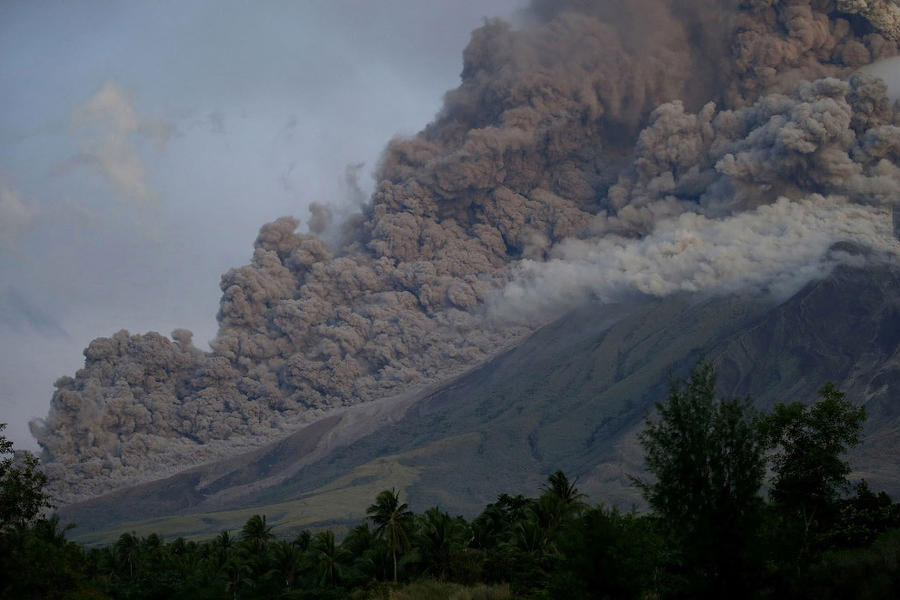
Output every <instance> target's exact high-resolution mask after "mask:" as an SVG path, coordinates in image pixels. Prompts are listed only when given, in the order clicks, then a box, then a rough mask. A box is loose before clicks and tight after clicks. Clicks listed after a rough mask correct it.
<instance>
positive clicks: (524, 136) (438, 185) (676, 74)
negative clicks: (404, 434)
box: [32, 0, 900, 499]
mask: <svg viewBox="0 0 900 600" xmlns="http://www.w3.org/2000/svg"><path fill="white" fill-rule="evenodd" d="M531 14H532V17H533V23H531V24H530V25H529V26H528V27H526V28H525V29H524V30H521V31H516V30H513V29H511V28H510V26H508V25H507V24H505V23H502V22H499V21H493V22H488V23H487V24H485V26H484V27H482V28H481V29H479V30H477V31H476V32H475V33H474V34H473V36H472V41H471V43H470V44H469V47H468V48H467V49H466V51H465V54H464V69H463V73H462V83H461V85H460V86H459V88H457V89H456V90H453V91H451V92H449V93H448V94H447V96H446V100H445V105H444V108H443V110H442V112H441V113H440V114H439V115H438V116H437V118H436V120H435V121H434V122H433V123H432V124H431V125H429V126H428V127H427V128H426V129H425V130H424V131H422V132H421V133H420V134H418V135H417V136H415V137H413V138H411V139H397V140H394V141H392V142H391V143H390V144H389V145H388V147H387V149H386V151H385V153H384V156H383V159H382V164H381V165H380V169H379V178H380V183H379V184H378V188H377V190H376V192H375V194H374V196H373V197H372V199H371V201H370V202H369V203H368V204H367V205H366V206H365V208H364V210H363V213H362V215H357V216H356V217H353V218H350V219H347V220H346V221H345V222H344V224H343V226H342V229H341V231H340V232H339V234H338V235H337V237H339V238H340V239H341V240H343V241H342V242H341V243H340V244H338V246H337V249H336V250H335V249H334V248H335V246H334V245H331V246H329V245H327V244H326V243H324V242H323V241H322V239H320V238H319V237H317V236H316V235H313V234H303V233H298V232H297V229H298V225H299V224H298V222H297V220H295V219H293V218H289V217H284V218H281V219H278V220H277V221H275V222H273V223H269V224H266V225H264V226H263V227H262V229H261V230H260V233H259V237H258V239H257V241H256V244H255V250H254V253H253V258H252V260H251V262H250V264H249V265H247V266H244V267H241V268H238V269H232V270H231V271H229V272H228V273H226V274H225V275H224V276H223V277H222V283H221V287H222V292H223V295H222V301H221V305H220V309H219V322H220V329H219V333H218V337H217V338H216V340H215V341H214V343H213V344H212V346H213V349H212V352H209V353H206V352H201V351H200V350H198V349H197V348H195V347H194V346H193V345H192V343H191V335H190V332H187V331H184V330H178V331H175V332H173V334H172V340H174V341H170V340H169V339H167V338H165V337H162V336H160V335H158V334H155V333H149V334H146V335H129V334H128V333H127V332H124V331H123V332H119V333H118V334H116V335H114V336H113V337H112V338H100V339H97V340H94V341H93V342H92V343H91V345H90V346H89V347H88V348H87V350H85V357H86V360H85V366H84V368H83V369H82V370H80V371H79V372H78V373H77V374H76V376H75V377H74V378H71V377H63V378H61V379H60V380H59V381H58V382H57V383H56V387H57V391H56V392H55V394H54V396H53V401H52V406H51V409H50V413H49V415H48V416H47V418H46V419H45V420H43V421H40V422H35V423H34V424H33V426H32V430H33V432H34V435H35V437H36V438H37V439H38V441H39V442H40V444H41V445H42V446H43V448H44V455H43V460H44V464H45V466H46V469H47V471H48V474H49V475H50V476H51V478H52V480H53V482H54V485H55V488H56V490H57V491H59V492H60V494H62V496H61V497H63V498H68V499H73V498H76V497H80V496H85V495H91V494H96V493H99V492H101V491H105V490H107V489H110V488H112V487H115V486H116V485H121V484H123V483H125V482H129V481H135V480H140V479H146V478H151V477H158V476H160V475H163V474H166V473H167V472H169V471H170V470H171V469H177V468H181V467H183V466H185V465H187V464H191V463H196V462H198V461H203V460H206V459H208V458H212V457H215V456H221V455H222V454H224V453H227V452H234V451H236V449H239V448H242V447H246V446H247V445H252V444H257V443H259V442H260V441H261V440H264V439H270V438H271V437H272V436H276V435H279V434H280V433H283V432H285V431H287V430H289V429H290V428H291V427H292V426H293V425H295V424H296V423H298V422H301V421H303V420H308V419H310V418H313V417H314V416H316V415H317V414H321V411H323V410H325V409H328V408H330V407H335V406H341V405H348V404H353V403H356V402H361V401H365V400H370V399H373V398H376V397H378V396H381V395H385V394H389V393H393V392H396V391H397V390H398V389H400V388H402V387H407V386H410V385H414V384H417V383H424V382H429V381H435V380H438V379H441V378H445V377H447V376H448V375H450V374H453V373H454V372H457V371H459V370H461V369H463V368H466V367H467V366H471V365H473V364H475V363H477V362H478V361H480V360H483V359H484V358H485V357H487V356H489V355H490V354H491V353H492V352H495V351H496V350H497V349H499V348H501V347H502V345H503V344H505V343H508V342H509V340H510V339H513V338H515V336H516V335H520V334H524V333H525V332H527V331H528V327H529V326H534V325H537V324H540V323H542V322H545V321H546V320H547V319H548V318H550V317H551V316H552V315H553V314H555V313H554V311H558V310H560V309H561V308H562V307H564V306H565V305H566V304H567V303H571V302H579V301H583V300H584V299H585V298H587V297H591V296H594V297H601V298H613V297H615V296H616V294H619V293H628V292H633V291H635V290H636V291H639V292H642V293H646V294H656V295H664V294H668V293H672V292H674V291H701V292H717V291H731V290H735V289H739V288H741V287H746V286H753V287H756V288H760V289H764V290H766V291H768V292H772V293H776V294H786V293H789V292H790V291H791V290H792V289H795V288H796V286H797V285H800V284H801V283H802V282H803V281H805V280H808V279H809V278H811V277H814V276H816V275H818V274H820V273H822V272H824V271H825V270H826V269H827V268H829V266H830V265H832V264H834V262H835V261H840V260H851V259H852V260H859V257H858V256H855V257H850V256H849V255H846V254H842V253H841V252H834V251H829V250H828V249H829V247H830V246H831V245H832V244H833V242H835V241H838V240H842V239H851V240H854V241H856V242H857V243H860V244H864V245H866V246H869V247H870V248H872V249H873V251H872V252H871V253H870V254H869V255H870V256H871V257H875V259H877V258H878V257H883V256H885V255H889V254H891V253H896V251H897V245H896V241H895V240H893V238H892V236H891V233H890V223H889V218H888V216H887V209H886V208H885V205H887V204H889V203H891V202H896V200H897V197H898V191H900V176H898V167H897V164H898V159H900V156H898V155H900V129H898V127H900V117H898V112H900V111H898V110H897V107H896V106H894V105H892V104H891V102H890V101H888V99H887V97H886V95H885V88H884V86H883V85H882V84H881V83H880V82H879V81H878V80H876V79H874V78H872V77H870V76H866V75H856V76H851V75H852V74H853V73H855V72H856V71H857V70H858V69H859V67H861V66H863V65H866V64H869V63H871V62H873V61H875V60H878V59H881V58H885V57H889V56H893V55H895V54H897V41H898V39H900V8H898V7H897V5H896V4H894V3H892V2H889V1H886V0H882V1H874V2H873V1H868V2H863V1H839V0H832V1H829V0H782V1H777V0H747V1H742V2H738V1H736V0H735V1H730V2H729V1H724V2H723V1H721V0H695V1H693V2H687V1H677V0H605V1H603V0H598V1H596V2H588V1H584V0H581V1H577V0H573V1H570V2H558V1H550V0H536V1H535V2H534V6H533V10H532V13H531ZM328 222H329V218H328V214H327V211H326V210H324V209H322V210H319V212H318V213H317V214H316V215H315V216H314V222H313V223H312V224H311V227H310V228H311V230H313V231H317V232H322V231H324V230H325V229H327V228H329V225H328ZM489 309H492V310H489ZM512 309H515V311H514V312H515V313H516V314H517V315H520V316H522V315H524V316H525V317H526V319H525V321H523V322H524V325H518V326H516V327H513V328H510V327H511V326H510V325H509V324H508V323H506V324H503V325H501V324H499V321H498V320H496V319H494V318H492V315H494V314H496V313H509V312H511V311H512Z"/></svg>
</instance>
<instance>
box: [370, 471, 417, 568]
mask: <svg viewBox="0 0 900 600" xmlns="http://www.w3.org/2000/svg"><path fill="white" fill-rule="evenodd" d="M366 514H367V515H368V516H369V518H370V519H372V522H373V523H374V524H375V535H376V536H378V537H379V538H382V539H384V541H385V543H387V546H388V548H390V550H391V556H392V558H393V560H394V583H397V552H403V551H406V550H407V549H409V535H410V531H411V530H412V525H413V513H412V511H410V510H409V507H408V506H407V505H406V503H403V504H401V503H400V497H399V496H398V495H397V490H395V489H393V488H392V489H390V490H384V491H383V492H381V493H380V494H378V496H377V497H376V498H375V504H373V505H372V506H370V507H369V508H367V509H366Z"/></svg>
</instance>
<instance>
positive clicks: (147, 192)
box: [70, 81, 174, 205]
mask: <svg viewBox="0 0 900 600" xmlns="http://www.w3.org/2000/svg"><path fill="white" fill-rule="evenodd" d="M72 122H73V124H74V125H75V126H76V127H78V128H90V130H91V132H92V133H93V132H95V131H96V132H97V134H98V135H97V136H96V137H94V136H91V137H90V138H89V139H88V140H87V142H86V143H85V145H84V148H83V151H82V154H81V155H80V156H79V157H78V158H77V159H76V160H75V161H74V164H85V165H92V166H95V167H96V168H97V169H98V170H99V171H100V173H101V174H102V175H103V176H104V177H105V178H106V179H107V180H108V181H109V183H110V184H111V185H112V186H113V187H114V188H115V189H116V190H117V191H118V192H119V194H120V195H121V197H123V198H124V199H127V200H130V201H132V202H135V203H137V204H141V205H144V204H152V203H155V202H156V196H155V195H154V193H153V191H152V190H151V189H150V186H149V184H148V182H147V168H146V165H145V164H144V161H143V159H142V158H141V155H140V152H139V151H138V146H137V143H136V141H137V138H138V137H141V138H144V139H148V140H151V141H154V142H156V144H157V147H158V148H160V147H161V146H162V145H164V144H165V142H166V141H167V140H168V139H169V138H170V137H171V136H172V135H173V133H174V127H172V126H171V125H170V124H168V123H167V122H166V121H164V120H161V119H153V118H146V117H141V116H139V115H138V114H137V112H136V111H135V109H134V107H133V105H132V100H131V98H130V97H129V95H128V94H127V93H126V92H125V90H123V89H122V88H121V87H119V85H118V84H116V83H115V82H114V81H107V82H106V83H105V84H104V85H103V87H102V88H100V90H98V91H97V93H96V94H94V95H93V96H92V97H91V98H90V99H89V100H88V101H87V102H86V103H85V104H84V105H82V106H80V107H79V108H78V109H76V110H75V112H74V113H73V116H72ZM70 162H71V161H70Z"/></svg>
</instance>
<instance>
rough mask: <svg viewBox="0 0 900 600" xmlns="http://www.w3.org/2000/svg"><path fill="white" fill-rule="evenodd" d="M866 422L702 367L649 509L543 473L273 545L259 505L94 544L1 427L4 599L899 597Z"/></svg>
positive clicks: (662, 443)
mask: <svg viewBox="0 0 900 600" xmlns="http://www.w3.org/2000/svg"><path fill="white" fill-rule="evenodd" d="M864 419H865V411H864V409H863V408H862V407H856V406H854V404H853V403H851V402H850V401H848V400H847V399H845V397H844V394H843V393H841V392H840V391H839V390H837V389H836V388H835V387H834V386H833V385H831V384H826V385H825V386H824V387H823V388H822V390H821V392H820V397H819V398H818V399H816V400H815V401H814V402H812V403H810V404H803V403H799V402H795V403H791V404H780V405H777V406H776V407H775V408H774V410H772V411H771V412H768V413H761V412H758V411H757V410H756V409H755V408H754V407H753V405H752V403H751V401H750V400H749V399H747V398H738V399H722V398H718V397H717V396H716V394H715V373H714V370H713V369H712V368H711V367H710V366H709V365H706V364H701V365H699V366H698V367H696V368H695V369H694V371H693V372H692V373H691V375H690V376H689V377H688V378H687V379H686V380H685V381H679V382H674V383H673V384H672V385H671V387H670V391H669V394H668V396H667V398H665V399H663V400H662V401H660V402H659V403H657V405H656V411H655V412H654V414H653V415H651V416H650V417H649V418H648V420H647V423H646V427H645V428H644V431H643V433H642V434H641V437H640V441H641V444H642V446H643V449H644V457H645V463H646V471H647V473H646V475H644V476H642V477H641V478H638V477H635V478H634V483H635V485H636V486H637V487H638V488H639V489H640V490H641V492H642V494H643V496H644V498H645V500H646V502H647V505H648V507H649V510H648V511H645V512H637V511H632V512H620V511H617V510H615V509H612V508H608V507H606V506H604V505H603V504H602V503H601V504H597V505H589V504H588V502H587V498H586V497H585V496H584V495H583V494H581V493H580V492H579V491H578V488H577V482H575V481H570V480H569V478H568V477H567V476H566V475H565V474H564V473H562V472H556V473H553V474H552V475H550V476H549V477H548V478H547V481H546V484H545V485H544V486H543V488H542V489H541V492H540V494H539V495H538V496H537V497H532V498H527V497H524V496H521V495H516V496H511V495H507V494H501V495H500V496H499V497H498V498H497V500H496V501H495V502H493V503H491V504H489V505H487V506H486V507H485V508H484V510H483V511H482V512H481V514H479V515H478V516H477V517H475V518H474V519H473V520H471V521H470V520H467V519H465V518H463V517H461V516H452V515H450V514H448V513H446V512H444V511H443V510H441V508H440V507H433V508H430V509H428V510H426V511H425V512H424V513H420V514H419V513H414V512H412V511H411V510H410V509H409V507H408V506H407V505H406V504H405V503H403V502H402V500H401V498H400V495H399V494H398V492H397V491H396V490H385V491H383V492H381V493H380V494H379V495H378V496H377V497H376V498H374V499H373V503H372V505H371V506H369V507H368V509H367V510H366V514H367V519H366V520H365V521H364V522H362V523H360V524H359V525H357V526H356V527H354V528H352V529H351V530H350V531H349V532H347V533H346V535H344V536H343V539H340V540H339V539H337V537H336V535H335V532H334V531H331V530H322V531H316V532H311V531H303V532H301V533H300V534H299V535H297V536H296V537H295V538H294V539H279V538H277V537H276V536H275V535H274V534H273V533H272V530H271V527H270V526H268V525H267V523H266V517H265V516H264V515H255V516H253V517H252V518H250V519H249V520H248V521H247V522H246V524H245V525H244V527H243V528H242V529H241V531H240V532H233V533H232V532H229V531H223V532H222V533H220V534H219V535H218V536H216V537H215V539H211V540H207V541H201V542H197V541H185V540H184V539H181V538H178V539H175V540H171V541H164V540H162V539H160V537H159V536H157V535H150V536H147V537H138V536H137V535H135V534H133V533H127V532H126V533H123V534H122V535H121V536H120V537H119V539H118V541H116V542H115V544H113V545H111V546H108V547H103V548H90V549H88V548H84V547H82V546H80V545H78V544H76V543H74V542H71V541H68V540H67V539H66V531H67V530H68V529H69V527H70V526H69V525H66V526H63V524H61V523H60V521H59V519H58V517H57V516H55V515H51V514H50V513H49V509H50V508H52V507H51V506H50V499H49V498H48V497H47V495H46V493H45V492H44V489H43V486H44V483H45V479H44V477H43V475H42V474H41V472H40V469H39V464H38V463H37V460H36V459H35V458H34V457H32V456H30V455H28V454H27V453H14V452H13V448H12V444H11V443H10V442H9V441H8V440H6V439H5V438H4V437H3V436H2V435H0V455H2V456H3V460H2V462H0V482H2V489H0V597H2V598H9V599H18V598H22V599H30V598H35V599H37V598H41V599H55V598H60V599H72V600H74V599H108V598H123V599H125V598H127V599H148V600H149V599H163V598H165V599H168V598H174V599H178V598H184V599H188V598H189V599H205V598H208V599H213V598H216V599H218V598H231V599H238V598H244V599H252V598H294V599H300V598H360V599H363V598H398V599H400V598H409V599H412V598H423V599H428V598H458V599H464V598H484V599H491V598H495V599H500V598H533V599H537V598H567V599H580V598H725V597H727V598H821V599H828V598H872V599H874V598H897V597H900V564H898V561H900V504H897V503H893V502H892V500H891V499H890V498H889V497H888V496H887V494H885V493H884V492H879V493H875V492H873V491H872V490H870V489H869V487H868V485H867V484H866V482H865V481H864V480H859V481H856V482H853V483H851V481H850V480H849V478H848V477H849V475H850V473H851V468H850V465H849V463H848V462H847V460H846V453H847V451H848V450H849V449H851V448H852V447H854V446H856V445H857V444H859V443H860V441H861V440H860V436H861V432H862V424H863V421H864ZM0 430H2V426H0ZM48 515H49V516H48Z"/></svg>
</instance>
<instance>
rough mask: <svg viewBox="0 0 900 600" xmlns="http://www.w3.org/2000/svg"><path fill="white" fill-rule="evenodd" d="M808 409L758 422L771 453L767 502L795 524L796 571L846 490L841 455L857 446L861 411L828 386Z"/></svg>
mask: <svg viewBox="0 0 900 600" xmlns="http://www.w3.org/2000/svg"><path fill="white" fill-rule="evenodd" d="M819 395H820V398H819V400H818V401H817V402H815V403H814V404H812V405H810V406H806V405H803V404H801V403H799V402H793V403H791V404H778V405H777V406H776V407H775V410H774V412H773V413H772V414H771V415H769V416H768V417H766V419H765V421H764V429H765V433H766V435H767V437H768V439H769V442H770V443H771V444H772V446H773V447H774V448H775V452H774V453H773V455H772V457H771V462H772V470H773V472H774V478H773V481H772V487H771V489H770V491H769V494H770V496H771V497H772V500H774V501H775V503H776V505H777V506H778V507H779V508H780V509H781V511H782V512H783V513H784V514H785V515H786V516H787V517H788V518H794V519H796V520H797V521H798V522H799V525H800V531H799V536H797V538H796V539H797V540H798V541H799V542H800V544H799V546H800V547H799V548H798V549H797V553H798V554H797V561H798V566H799V564H800V563H802V561H803V560H804V559H805V558H806V554H807V552H808V551H809V549H810V540H811V538H812V537H813V536H816V535H819V534H821V533H822V532H823V531H824V529H825V528H826V527H827V523H828V521H830V520H831V519H832V518H833V517H834V516H835V514H834V513H835V512H836V507H837V501H838V499H839V498H840V496H841V494H842V493H843V492H844V491H846V490H847V489H849V487H850V483H849V481H848V480H847V475H849V474H850V465H849V463H848V462H847V461H846V460H844V458H843V456H844V454H846V452H847V451H848V450H849V449H850V448H852V447H854V446H856V445H858V444H859V443H860V441H861V439H860V434H861V433H862V424H863V421H864V420H865V418H866V411H865V408H864V407H862V406H860V407H858V408H857V407H855V406H853V404H852V403H850V402H849V401H848V400H846V399H845V398H844V393H843V392H841V391H839V390H838V389H837V388H836V387H835V386H834V384H832V383H826V384H825V385H824V387H822V389H821V390H819Z"/></svg>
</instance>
